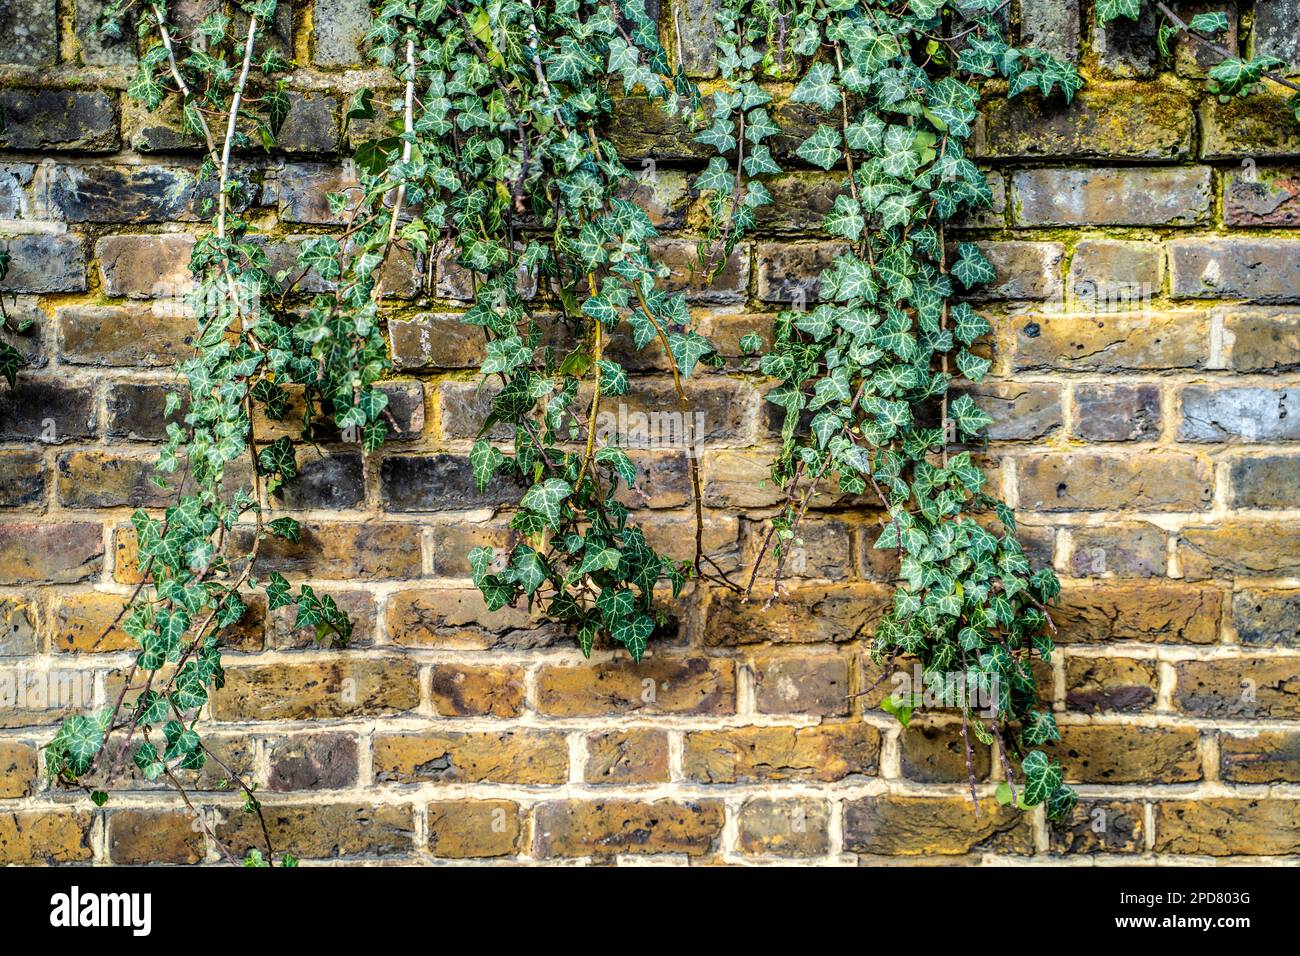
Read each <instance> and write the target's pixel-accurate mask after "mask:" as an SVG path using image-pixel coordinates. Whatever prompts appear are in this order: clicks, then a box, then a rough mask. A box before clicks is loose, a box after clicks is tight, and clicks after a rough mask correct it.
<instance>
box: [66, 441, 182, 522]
mask: <svg viewBox="0 0 1300 956" xmlns="http://www.w3.org/2000/svg"><path fill="white" fill-rule="evenodd" d="M155 464H156V461H155V459H154V457H153V456H149V457H143V458H142V457H125V456H122V455H115V454H111V453H106V452H99V451H65V452H64V453H63V454H61V455H59V458H58V463H57V466H56V467H57V490H58V497H59V503H60V504H62V505H63V506H64V507H65V508H120V507H125V506H130V507H133V508H140V507H150V508H160V507H163V506H165V505H168V504H171V503H172V502H173V501H174V500H175V497H176V492H175V490H174V489H166V488H159V487H158V486H157V485H155V484H154V483H153V481H152V480H151V479H152V478H153V475H154V474H155V471H154V468H155Z"/></svg>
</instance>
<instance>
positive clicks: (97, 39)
mask: <svg viewBox="0 0 1300 956" xmlns="http://www.w3.org/2000/svg"><path fill="white" fill-rule="evenodd" d="M107 6H108V3H107V0H87V2H85V3H78V4H77V14H76V20H75V26H76V32H77V42H78V43H79V44H80V46H81V60H82V62H83V63H85V64H86V65H87V66H130V65H132V64H134V63H135V59H136V57H135V35H136V33H135V29H136V24H135V11H134V10H125V11H123V13H122V21H123V28H124V29H123V31H122V32H123V34H124V35H123V36H121V37H118V38H117V39H114V38H112V37H109V36H106V35H105V34H104V33H103V31H101V30H100V29H99V17H100V15H101V14H102V13H103V11H104V9H105V8H106V7H107Z"/></svg>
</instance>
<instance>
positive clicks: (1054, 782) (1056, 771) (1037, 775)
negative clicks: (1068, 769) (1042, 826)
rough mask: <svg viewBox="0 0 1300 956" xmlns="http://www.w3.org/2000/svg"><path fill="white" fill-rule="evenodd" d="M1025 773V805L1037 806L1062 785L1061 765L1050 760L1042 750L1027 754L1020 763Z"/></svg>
mask: <svg viewBox="0 0 1300 956" xmlns="http://www.w3.org/2000/svg"><path fill="white" fill-rule="evenodd" d="M1020 769H1021V770H1022V771H1023V772H1024V774H1025V805H1026V806H1030V807H1036V806H1038V804H1040V803H1042V802H1043V801H1044V800H1046V799H1047V798H1048V796H1049V795H1050V794H1051V793H1052V791H1053V790H1055V789H1056V788H1057V787H1059V786H1060V785H1061V765H1060V764H1059V763H1055V762H1052V761H1049V760H1048V759H1047V755H1046V754H1044V753H1043V752H1042V751H1041V750H1033V751H1030V752H1029V753H1028V754H1026V756H1025V759H1024V760H1023V761H1022V762H1021V764H1020Z"/></svg>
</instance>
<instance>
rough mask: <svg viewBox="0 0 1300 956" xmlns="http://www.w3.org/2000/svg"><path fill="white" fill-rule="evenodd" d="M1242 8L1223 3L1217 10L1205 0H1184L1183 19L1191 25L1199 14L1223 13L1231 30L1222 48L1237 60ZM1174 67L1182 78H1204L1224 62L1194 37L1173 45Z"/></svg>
mask: <svg viewBox="0 0 1300 956" xmlns="http://www.w3.org/2000/svg"><path fill="white" fill-rule="evenodd" d="M1239 10H1240V7H1239V6H1238V4H1235V3H1219V4H1218V5H1217V6H1215V5H1212V3H1207V2H1205V0H1197V2H1187V0H1184V3H1183V5H1182V9H1181V10H1180V11H1179V15H1180V16H1181V17H1183V19H1185V20H1188V21H1190V20H1191V19H1192V17H1193V16H1195V15H1196V14H1198V13H1211V12H1222V13H1224V14H1225V15H1226V16H1227V18H1228V29H1227V31H1226V32H1224V33H1222V34H1220V35H1219V36H1218V37H1217V39H1218V41H1219V45H1220V46H1222V47H1224V48H1226V49H1227V50H1229V51H1230V52H1231V54H1232V55H1233V56H1236V55H1237V53H1238V43H1237V41H1238V36H1237V19H1238V13H1239ZM1173 46H1174V65H1175V68H1176V69H1177V72H1178V75H1179V76H1195V77H1203V76H1205V74H1206V73H1207V72H1208V71H1209V70H1210V68H1211V67H1214V66H1217V65H1218V64H1219V63H1221V62H1223V57H1222V55H1221V54H1219V53H1217V52H1216V51H1214V50H1212V49H1209V48H1207V47H1205V46H1202V45H1201V44H1200V43H1197V42H1196V41H1195V40H1193V39H1192V38H1191V37H1188V36H1179V37H1178V38H1177V39H1176V40H1175V41H1174V43H1173Z"/></svg>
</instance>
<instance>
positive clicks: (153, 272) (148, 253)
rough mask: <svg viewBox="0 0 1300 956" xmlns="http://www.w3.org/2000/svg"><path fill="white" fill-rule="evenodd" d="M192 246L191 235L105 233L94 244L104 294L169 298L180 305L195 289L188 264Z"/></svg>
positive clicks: (140, 297)
mask: <svg viewBox="0 0 1300 956" xmlns="http://www.w3.org/2000/svg"><path fill="white" fill-rule="evenodd" d="M193 248H194V239H193V238H192V237H190V236H182V235H165V236H133V235H128V236H105V237H104V238H103V239H100V240H99V241H98V242H97V243H95V257H96V258H97V259H99V274H100V282H101V283H102V285H103V288H104V293H105V294H106V295H110V296H129V297H130V298H133V299H171V300H173V301H174V302H175V303H176V304H178V305H179V304H180V303H181V302H183V300H184V297H185V296H187V295H189V294H190V293H191V292H192V291H193V290H194V278H193V276H192V275H191V274H190V265H189V263H190V250H191V249H193Z"/></svg>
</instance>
